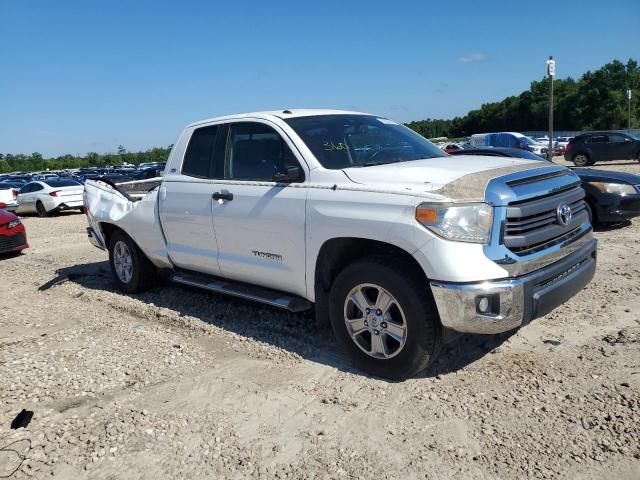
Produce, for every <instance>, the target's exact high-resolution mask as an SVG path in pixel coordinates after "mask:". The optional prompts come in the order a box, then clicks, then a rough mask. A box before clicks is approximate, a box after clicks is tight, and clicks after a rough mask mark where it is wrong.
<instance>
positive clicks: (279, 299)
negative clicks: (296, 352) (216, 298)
mask: <svg viewBox="0 0 640 480" xmlns="http://www.w3.org/2000/svg"><path fill="white" fill-rule="evenodd" d="M171 280H172V281H174V282H176V283H179V284H181V285H187V286H189V287H196V288H202V289H204V290H209V291H210V292H215V293H222V294H224V295H231V296H233V297H239V298H244V299H246V300H253V301H254V302H260V303H264V304H267V305H271V306H273V307H277V308H282V309H284V310H289V311H290V312H303V311H305V310H309V309H310V308H311V302H309V301H308V300H305V299H304V298H301V297H296V296H295V295H289V294H287V293H282V292H278V291H277V290H270V289H268V288H264V287H258V286H255V285H250V284H247V283H240V282H234V281H232V280H226V279H223V278H217V277H209V276H206V275H200V274H194V273H177V274H175V275H173V276H172V277H171Z"/></svg>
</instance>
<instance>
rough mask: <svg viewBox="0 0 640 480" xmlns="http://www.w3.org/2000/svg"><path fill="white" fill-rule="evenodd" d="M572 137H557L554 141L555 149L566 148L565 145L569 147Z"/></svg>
mask: <svg viewBox="0 0 640 480" xmlns="http://www.w3.org/2000/svg"><path fill="white" fill-rule="evenodd" d="M572 138H573V137H558V138H557V139H556V147H557V148H564V149H566V148H567V145H569V142H570V141H571V139H572Z"/></svg>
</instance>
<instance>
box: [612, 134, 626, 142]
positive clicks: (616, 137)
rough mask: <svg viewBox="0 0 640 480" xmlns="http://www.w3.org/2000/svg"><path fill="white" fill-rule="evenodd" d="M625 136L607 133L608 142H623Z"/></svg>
mask: <svg viewBox="0 0 640 480" xmlns="http://www.w3.org/2000/svg"><path fill="white" fill-rule="evenodd" d="M625 138H626V137H625V136H624V135H609V142H610V143H623V142H625Z"/></svg>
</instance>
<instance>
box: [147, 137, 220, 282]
mask: <svg viewBox="0 0 640 480" xmlns="http://www.w3.org/2000/svg"><path fill="white" fill-rule="evenodd" d="M224 140H225V128H224V127H221V126H219V125H205V126H201V127H197V128H193V129H192V131H191V136H190V140H189V143H188V146H187V148H186V151H185V154H184V158H183V160H182V162H181V164H180V168H174V169H172V171H171V172H168V173H167V174H166V175H165V178H164V181H163V183H162V185H161V186H160V191H159V196H158V198H159V200H158V201H159V212H160V221H161V224H162V229H163V231H164V234H165V237H166V241H167V253H168V255H169V257H170V258H171V261H172V262H173V263H174V264H175V265H176V266H177V267H180V268H184V269H188V270H194V271H198V272H203V273H208V274H211V275H219V274H220V268H219V266H218V244H217V241H216V235H215V231H214V227H213V221H212V218H211V214H212V208H213V199H212V195H213V193H214V192H215V191H216V188H217V187H216V185H215V183H214V180H213V179H214V169H215V157H216V155H217V154H218V153H219V152H218V150H219V149H220V148H222V153H221V154H222V155H224Z"/></svg>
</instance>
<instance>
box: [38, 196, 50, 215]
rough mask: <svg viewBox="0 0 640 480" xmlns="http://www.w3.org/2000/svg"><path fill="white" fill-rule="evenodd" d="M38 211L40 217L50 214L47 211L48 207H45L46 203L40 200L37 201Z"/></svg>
mask: <svg viewBox="0 0 640 480" xmlns="http://www.w3.org/2000/svg"><path fill="white" fill-rule="evenodd" d="M36 212H38V216H39V217H40V218H44V217H46V216H48V215H49V213H48V212H47V209H46V208H44V205H43V204H42V202H41V201H40V200H38V201H37V202H36Z"/></svg>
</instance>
